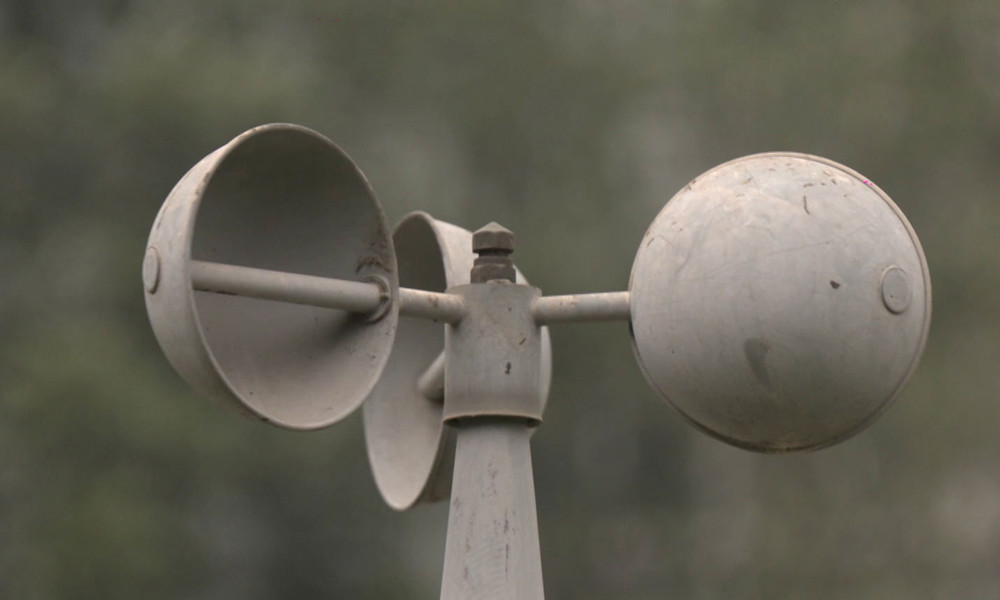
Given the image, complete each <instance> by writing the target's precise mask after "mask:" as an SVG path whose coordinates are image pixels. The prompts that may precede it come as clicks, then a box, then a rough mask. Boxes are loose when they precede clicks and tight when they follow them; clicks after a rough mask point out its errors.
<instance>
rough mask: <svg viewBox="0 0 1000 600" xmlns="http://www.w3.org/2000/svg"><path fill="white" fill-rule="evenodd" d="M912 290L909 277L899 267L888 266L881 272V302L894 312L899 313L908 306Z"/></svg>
mask: <svg viewBox="0 0 1000 600" xmlns="http://www.w3.org/2000/svg"><path fill="white" fill-rule="evenodd" d="M912 298H913V292H912V291H911V289H910V277H909V276H908V275H907V274H906V271H904V270H902V269H900V268H899V267H895V266H893V267H889V268H888V269H886V270H885V272H883V273H882V302H884V303H885V307H886V308H888V309H889V311H890V312H892V313H894V314H897V315H898V314H900V313H902V312H903V311H905V310H906V309H907V308H908V307H909V306H910V300H911V299H912Z"/></svg>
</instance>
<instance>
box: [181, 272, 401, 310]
mask: <svg viewBox="0 0 1000 600" xmlns="http://www.w3.org/2000/svg"><path fill="white" fill-rule="evenodd" d="M191 285H192V286H193V287H194V289H196V290H198V291H201V292H216V293H219V294H233V295H235V296H246V297H248V298H258V299H260V300H277V301H280V302H290V303H292V304H305V305H308V306H320V307H323V308H338V309H340V310H347V311H351V312H356V313H373V312H375V311H377V310H378V309H379V307H381V306H382V303H383V302H385V301H387V300H388V293H389V291H388V290H384V291H383V290H382V289H381V288H380V287H379V286H378V284H375V283H368V282H363V281H348V280H344V279H329V278H326V277H315V276H313V275H300V274H298V273H283V272H281V271H268V270H265V269H254V268H250V267H238V266H235V265H224V264H219V263H212V262H204V261H200V260H193V261H191Z"/></svg>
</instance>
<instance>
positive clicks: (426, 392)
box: [417, 352, 445, 403]
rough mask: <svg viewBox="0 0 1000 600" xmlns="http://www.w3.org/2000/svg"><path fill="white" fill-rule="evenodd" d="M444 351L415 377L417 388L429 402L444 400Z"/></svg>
mask: <svg viewBox="0 0 1000 600" xmlns="http://www.w3.org/2000/svg"><path fill="white" fill-rule="evenodd" d="M444 361H445V358H444V352H442V353H441V354H438V355H437V358H435V359H434V362H432V363H431V365H430V366H429V367H427V370H426V371H424V372H423V373H422V374H421V375H420V377H419V378H417V390H418V391H419V392H420V393H421V394H423V396H424V398H427V399H428V400H430V401H431V402H439V403H440V402H444Z"/></svg>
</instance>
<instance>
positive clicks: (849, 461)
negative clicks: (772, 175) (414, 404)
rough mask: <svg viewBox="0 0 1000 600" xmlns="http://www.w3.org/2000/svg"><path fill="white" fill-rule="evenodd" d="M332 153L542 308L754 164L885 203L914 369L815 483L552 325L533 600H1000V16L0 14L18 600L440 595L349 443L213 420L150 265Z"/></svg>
mask: <svg viewBox="0 0 1000 600" xmlns="http://www.w3.org/2000/svg"><path fill="white" fill-rule="evenodd" d="M275 121H288V122H294V123H299V124H302V125H305V126H308V127H311V128H314V129H316V130H318V131H320V132H322V133H324V134H325V135H327V136H329V137H330V138H332V139H333V140H335V141H336V142H337V143H338V144H340V145H341V146H342V147H344V148H345V149H346V150H347V151H348V152H349V153H351V155H352V156H353V157H354V158H355V159H356V161H357V162H358V163H359V165H360V166H361V168H362V169H363V170H364V171H365V172H366V174H367V175H368V177H369V179H370V180H371V181H372V182H373V185H374V187H375V189H376V191H377V192H378V194H379V197H380V200H381V202H382V203H383V206H384V207H385V210H386V212H387V214H388V217H389V220H390V222H391V223H395V222H396V221H398V219H399V218H400V217H402V216H403V215H404V214H406V213H407V212H409V211H411V210H416V209H424V210H427V211H430V212H431V213H432V214H434V215H435V216H437V217H439V218H441V219H444V220H447V221H451V222H454V223H456V224H459V225H463V226H465V227H468V228H476V227H479V226H481V225H483V224H485V223H486V222H488V221H491V220H497V221H499V222H501V223H503V224H505V225H506V226H508V227H509V228H511V229H513V230H514V231H515V232H516V233H517V235H518V252H517V254H516V257H517V259H518V264H519V266H520V267H521V268H522V269H523V270H524V272H526V273H527V274H528V276H529V277H531V279H532V280H533V282H534V283H536V284H538V285H540V286H541V287H542V288H543V290H544V291H545V292H546V293H575V292H589V291H611V290H621V289H625V286H626V285H627V279H628V274H629V270H630V268H631V263H632V258H633V256H634V253H635V250H636V249H637V246H638V243H639V240H640V239H641V237H642V234H643V232H644V230H645V228H646V226H647V225H648V224H649V223H650V221H651V220H652V219H653V217H654V216H655V215H656V213H657V212H658V211H659V209H660V207H661V206H662V205H663V204H664V203H665V202H666V201H667V200H668V199H669V198H670V197H671V196H672V195H673V193H674V192H675V191H677V190H679V189H680V188H681V187H683V186H684V185H685V184H686V183H687V182H688V181H689V180H691V179H692V178H694V177H695V176H697V175H698V174H700V173H701V172H703V171H704V170H706V169H708V168H710V167H712V166H714V165H716V164H718V163H720V162H723V161H726V160H729V159H731V158H734V157H737V156H740V155H744V154H750V153H755V152H761V151H769V150H796V151H802V152H809V153H814V154H819V155H823V156H827V157H829V158H832V159H834V160H837V161H839V162H842V163H845V164H847V165H849V166H852V167H854V168H855V169H857V170H859V171H861V172H862V173H864V174H865V176H866V177H869V178H870V179H872V180H874V181H876V182H877V183H878V184H879V185H880V186H881V187H882V188H883V189H884V190H886V191H887V192H888V193H889V194H890V195H891V196H892V197H893V198H894V199H895V200H896V202H897V203H898V204H899V205H900V207H901V208H902V209H903V210H904V212H905V213H906V214H907V215H908V217H909V219H910V221H911V222H912V224H913V226H914V228H915V229H916V231H917V232H918V234H919V235H920V238H921V240H922V242H923V246H924V249H925V251H926V254H927V258H928V261H929V263H930V268H931V274H932V278H933V282H934V317H933V326H932V330H931V335H930V340H929V343H928V346H927V350H926V353H925V355H924V359H923V362H922V364H921V366H920V368H919V369H918V371H917V372H916V374H915V376H914V378H913V379H912V380H911V382H910V384H909V386H908V387H907V388H906V390H905V391H904V393H903V394H902V396H901V397H900V399H899V400H898V401H897V403H896V405H895V406H894V407H893V408H892V409H891V410H890V411H889V412H888V413H886V414H885V416H884V417H883V418H881V419H880V420H879V421H878V422H876V423H875V425H874V426H872V427H871V428H870V429H869V430H867V431H865V432H864V433H862V434H861V435H859V436H857V437H855V438H853V439H851V440H849V441H847V442H845V443H842V444H840V445H838V446H836V447H833V448H829V449H826V450H822V451H819V452H816V453H812V454H804V455H794V456H759V455H754V454H750V453H747V452H744V451H741V450H737V449H733V448H730V447H727V446H725V445H724V444H722V443H720V442H717V441H714V440H712V439H708V438H707V437H705V436H704V435H702V434H701V433H699V432H697V431H695V430H694V429H693V428H691V427H689V426H688V425H686V424H685V423H683V422H682V420H681V419H680V418H678V417H677V416H676V415H675V414H674V413H673V411H672V409H670V408H669V407H668V406H666V405H665V404H664V403H663V402H661V401H660V400H659V398H658V397H657V396H656V395H655V394H654V393H653V392H652V391H651V390H650V389H648V388H647V386H646V384H645V382H644V380H643V378H642V376H641V374H640V372H639V370H638V368H637V366H636V364H635V361H634V359H633V356H632V352H631V348H630V345H629V339H628V331H627V327H625V326H624V325H622V324H594V325H587V326H575V327H560V328H557V329H556V330H554V331H553V339H554V341H553V344H554V355H555V380H554V383H553V387H552V394H551V397H550V402H549V408H548V412H547V415H546V417H547V421H546V424H545V425H544V426H543V427H542V428H541V429H540V431H539V432H538V434H537V435H536V436H535V438H534V442H533V451H534V464H535V473H536V478H537V492H538V511H539V524H540V529H541V537H542V539H541V541H542V554H543V563H544V569H545V577H546V589H547V594H548V597H550V598H553V599H557V598H562V599H569V598H573V599H607V598H628V599H636V600H645V599H654V598H657V599H658V598H668V597H669V598H705V599H709V598H711V599H718V598H733V599H756V598H760V599H764V598H767V599H775V598H814V599H826V598H830V599H834V598H837V599H840V598H852V599H864V598H871V599H879V600H892V599H897V598H898V599H905V600H913V599H922V598H928V599H930V598H940V599H957V598H969V599H980V598H983V599H985V598H998V597H1000V461H998V458H1000V436H998V435H997V431H998V426H1000V408H998V396H1000V368H998V367H1000V318H998V315H1000V236H998V231H1000V198H998V190H1000V185H998V184H1000V3H998V2H996V1H995V0H956V1H953V2H940V1H931V0H923V1H921V0H912V1H904V0H843V1H839V2H805V1H802V0H798V1H794V2H793V1H789V0H748V1H744V2H724V1H722V0H700V1H692V2H677V1H662V2H661V1H655V0H647V1H642V0H617V1H615V2H601V1H598V0H563V1H536V2H508V3H485V2H484V3H472V2H431V3H406V2H365V3H362V2H356V3H345V2H335V1H330V2H319V1H306V0H300V1H294V2H287V1H283V2H278V1H276V0H240V1H236V0H217V1H215V2H207V3H196V2H190V1H186V2H183V1H182V2H157V1H153V0H103V1H92V2H70V1H68V0H4V1H3V2H0V597H3V598H12V599H13V598H17V599H21V600H30V599H50V598H51V599H63V598H79V599H89V598H95V599H96V598H100V599H104V600H112V599H118V598H122V599H124V598H129V599H131V598H144V599H148V600H155V599H177V598H190V599H197V600H223V599H240V600H257V599H260V600H264V599H268V600H275V599H293V598H294V599H296V600H299V599H309V598H336V599H372V600H379V599H401V598H408V599H409V598H412V599H420V598H424V599H430V598H436V597H437V595H438V589H439V580H440V575H441V565H442V556H443V552H444V539H445V538H444V535H445V526H446V518H447V514H446V507H445V506H441V505H436V506H429V507H419V508H416V509H414V510H412V511H409V512H406V513H396V512H393V511H392V510H390V509H389V508H388V507H386V506H385V505H384V504H383V502H382V500H381V499H380V497H379V495H378V492H377V490H376V488H375V486H374V483H373V481H372V478H371V475H370V474H369V472H368V466H367V463H366V457H365V450H364V442H363V438H362V432H361V419H360V415H355V416H353V417H351V418H350V419H348V420H347V421H345V422H343V423H341V424H339V425H338V426H336V427H333V428H330V429H327V430H323V431H320V432H314V433H309V434H303V433H294V432H286V431H282V430H278V429H276V428H272V427H269V426H267V425H265V424H263V423H258V422H255V421H251V420H249V419H244V418H240V417H238V416H236V415H235V414H230V413H228V412H226V411H224V410H222V409H219V408H217V407H216V406H213V405H211V404H210V403H208V402H206V401H204V400H203V399H202V398H199V397H197V396H196V395H195V394H194V393H193V392H191V391H189V389H188V388H187V387H186V385H184V384H183V382H182V381H181V380H180V378H179V377H177V376H176V375H175V374H174V373H173V372H172V371H171V369H170V367H169V366H168V364H167V362H166V360H165V359H164V357H163V356H162V354H161V352H160V350H159V348H158V346H157V344H156V341H155V339H154V338H153V335H152V332H151V330H150V328H149V326H148V324H147V321H146V316H145V308H144V305H143V300H142V286H141V281H140V265H141V260H142V257H143V251H144V245H145V240H146V236H147V234H148V230H149V227H150V225H151V224H152V222H153V218H154V216H155V214H156V212H157V210H158V208H159V206H160V204H161V202H162V201H163V199H164V198H165V197H166V195H167V193H168V192H169V191H170V189H171V187H172V186H173V184H174V183H175V182H176V181H177V180H178V179H179V178H180V177H181V176H182V175H183V174H184V172H185V171H186V170H187V169H188V168H190V167H191V166H192V165H193V164H194V163H195V162H197V161H198V160H199V159H200V158H201V157H202V156H204V155H205V154H208V153H209V152H210V151H212V150H213V149H215V148H216V147H218V146H220V145H222V144H223V143H225V142H227V141H228V140H229V139H231V138H232V137H234V136H235V135H237V134H239V133H240V132H242V131H243V130H245V129H248V128H250V127H252V126H254V125H258V124H262V123H268V122H275Z"/></svg>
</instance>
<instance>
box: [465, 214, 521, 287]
mask: <svg viewBox="0 0 1000 600" xmlns="http://www.w3.org/2000/svg"><path fill="white" fill-rule="evenodd" d="M472 251H473V252H475V253H476V254H477V255H478V256H477V257H476V260H475V262H474V263H473V265H472V273H471V275H470V281H471V282H472V283H486V282H487V281H509V282H511V283H513V282H514V280H515V271H514V260H513V259H512V258H511V257H510V255H511V254H512V253H513V252H514V233H513V232H511V231H510V230H509V229H507V228H506V227H503V226H502V225H500V224H498V223H490V224H489V225H486V226H485V227H483V228H482V229H480V230H478V231H476V232H475V233H473V234H472Z"/></svg>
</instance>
